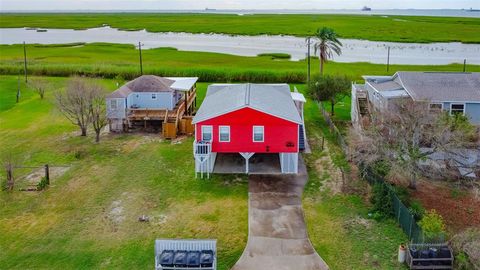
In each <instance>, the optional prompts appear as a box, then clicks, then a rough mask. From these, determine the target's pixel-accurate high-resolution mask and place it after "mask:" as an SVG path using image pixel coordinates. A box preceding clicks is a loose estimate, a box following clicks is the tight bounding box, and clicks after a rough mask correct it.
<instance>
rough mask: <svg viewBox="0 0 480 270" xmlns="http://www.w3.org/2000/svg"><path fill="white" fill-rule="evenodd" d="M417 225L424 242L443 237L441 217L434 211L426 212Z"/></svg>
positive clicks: (443, 229)
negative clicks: (421, 231)
mask: <svg viewBox="0 0 480 270" xmlns="http://www.w3.org/2000/svg"><path fill="white" fill-rule="evenodd" d="M418 225H420V227H421V228H422V230H423V233H424V236H425V240H426V241H436V240H439V239H441V238H442V237H443V236H444V235H445V223H444V221H443V217H442V216H441V215H440V214H438V213H437V211H435V209H432V210H430V211H427V212H426V214H425V215H424V216H423V218H422V219H421V220H420V222H419V223H418Z"/></svg>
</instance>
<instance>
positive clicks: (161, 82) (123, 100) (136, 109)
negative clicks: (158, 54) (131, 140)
mask: <svg viewBox="0 0 480 270" xmlns="http://www.w3.org/2000/svg"><path fill="white" fill-rule="evenodd" d="M197 80H198V78H196V77H167V78H164V77H158V76H154V75H143V76H140V77H138V78H136V79H134V80H132V81H129V82H128V83H126V84H125V85H123V86H121V87H120V88H119V89H117V90H115V91H114V92H112V93H111V94H110V95H108V96H107V97H106V103H107V117H108V120H109V127H110V131H117V132H118V131H123V130H125V128H126V127H127V125H128V124H130V123H131V122H132V121H163V120H164V119H165V116H168V115H169V112H172V111H173V112H174V114H175V113H176V112H177V110H179V109H181V110H182V115H183V114H188V113H189V112H190V113H191V112H193V106H192V105H193V104H194V103H195V98H196V82H197ZM182 106H183V107H182ZM185 108H186V109H185Z"/></svg>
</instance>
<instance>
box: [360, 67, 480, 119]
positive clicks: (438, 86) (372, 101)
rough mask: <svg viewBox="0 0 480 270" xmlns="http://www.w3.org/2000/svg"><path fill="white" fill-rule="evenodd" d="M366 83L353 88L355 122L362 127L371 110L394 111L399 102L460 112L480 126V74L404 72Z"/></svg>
mask: <svg viewBox="0 0 480 270" xmlns="http://www.w3.org/2000/svg"><path fill="white" fill-rule="evenodd" d="M363 78H364V79H365V84H353V85H352V105H351V106H352V110H351V117H352V123H353V125H354V126H355V127H359V126H360V122H361V119H362V117H365V116H368V115H369V113H370V111H371V110H374V111H379V112H381V111H385V110H391V109H392V108H393V106H394V104H395V101H396V100H399V99H405V98H411V99H413V100H414V101H423V102H428V106H429V107H430V109H432V110H445V111H448V112H450V114H453V113H461V114H463V115H465V116H467V117H468V119H469V120H470V122H471V123H472V124H474V125H476V126H480V73H479V72H458V73H456V72H405V71H401V72H400V71H399V72H397V73H395V74H394V75H393V76H363Z"/></svg>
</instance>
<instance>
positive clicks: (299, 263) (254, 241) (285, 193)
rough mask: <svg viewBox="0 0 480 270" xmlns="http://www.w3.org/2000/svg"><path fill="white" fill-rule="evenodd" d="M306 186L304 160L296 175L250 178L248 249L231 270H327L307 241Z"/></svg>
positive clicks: (255, 176) (300, 163)
mask: <svg viewBox="0 0 480 270" xmlns="http://www.w3.org/2000/svg"><path fill="white" fill-rule="evenodd" d="M306 182H307V172H306V168H305V164H304V162H303V159H302V158H300V160H299V173H298V174H297V175H250V178H249V212H248V222H249V226H248V227H249V228H248V230H249V232H248V243H247V247H246V248H245V250H244V251H243V254H242V256H241V257H240V259H239V260H238V262H237V263H236V264H235V266H234V267H233V268H232V270H247V269H248V270H253V269H259V270H267V269H275V270H283V269H285V270H287V269H293V270H303V269H308V270H310V269H311V270H317V269H318V270H325V269H329V268H328V266H327V264H326V263H325V262H324V261H323V260H322V258H321V257H320V256H319V255H318V254H317V252H316V251H315V249H314V248H313V246H312V244H311V243H310V240H309V239H308V235H307V231H306V227H305V219H304V217H303V209H302V193H303V188H304V186H305V183H306Z"/></svg>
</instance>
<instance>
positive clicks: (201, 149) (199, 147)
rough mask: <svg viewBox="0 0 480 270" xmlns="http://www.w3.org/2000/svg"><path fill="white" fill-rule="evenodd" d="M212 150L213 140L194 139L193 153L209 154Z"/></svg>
mask: <svg viewBox="0 0 480 270" xmlns="http://www.w3.org/2000/svg"><path fill="white" fill-rule="evenodd" d="M211 152H212V142H211V141H198V142H197V141H194V142H193V154H194V155H195V156H201V155H209V154H210V153H211Z"/></svg>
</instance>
